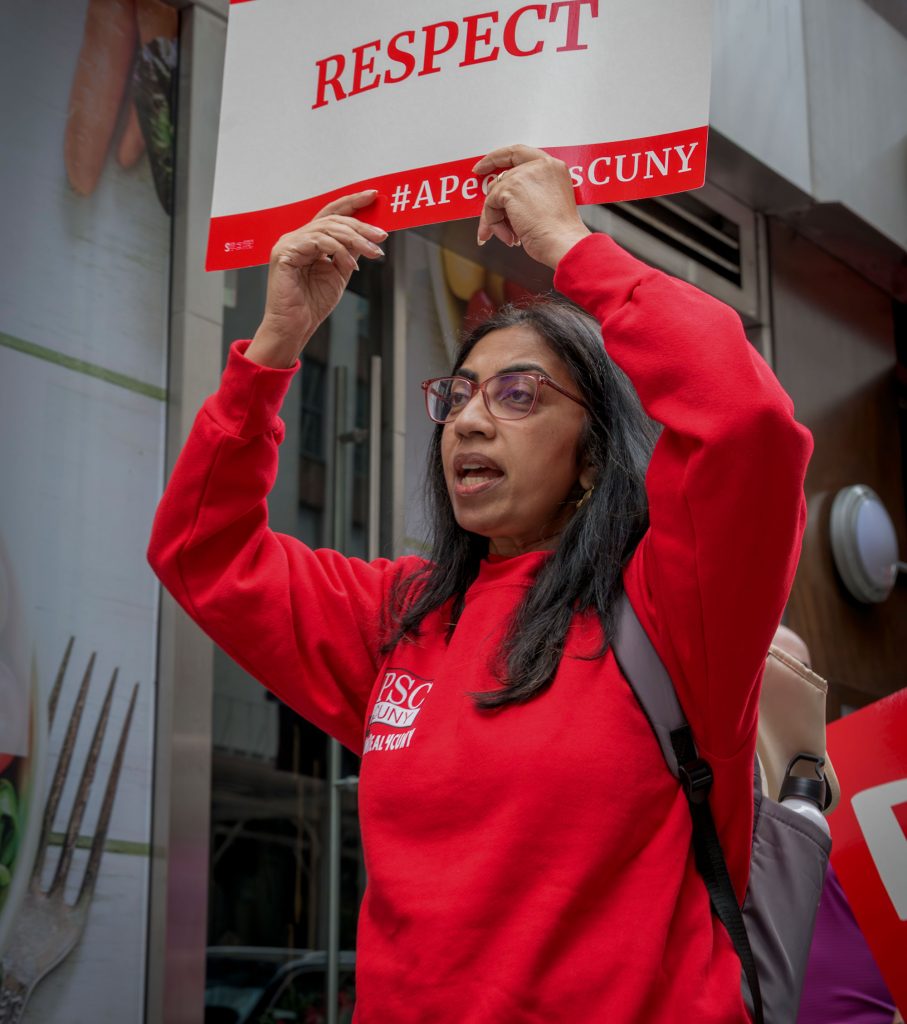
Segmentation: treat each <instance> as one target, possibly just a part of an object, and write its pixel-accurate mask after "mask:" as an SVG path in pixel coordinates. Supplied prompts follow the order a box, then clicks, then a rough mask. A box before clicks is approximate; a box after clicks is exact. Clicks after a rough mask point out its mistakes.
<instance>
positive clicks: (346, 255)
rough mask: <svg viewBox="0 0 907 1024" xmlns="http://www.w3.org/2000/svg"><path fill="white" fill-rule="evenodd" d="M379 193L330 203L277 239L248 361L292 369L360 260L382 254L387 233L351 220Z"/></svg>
mask: <svg viewBox="0 0 907 1024" xmlns="http://www.w3.org/2000/svg"><path fill="white" fill-rule="evenodd" d="M376 194H377V193H376V192H375V190H374V189H370V190H368V191H366V192H355V193H353V194H352V195H349V196H344V197H343V198H342V199H337V200H335V201H334V202H333V203H328V205H327V206H325V207H324V209H323V210H321V211H319V213H317V214H316V216H315V217H314V218H313V219H312V220H311V221H310V222H309V223H308V224H306V225H305V226H304V227H301V228H298V229H297V230H296V231H291V232H290V233H289V234H286V235H284V236H283V237H282V238H280V239H278V241H277V243H276V245H275V246H274V248H273V249H272V250H271V261H270V265H269V269H268V294H267V299H266V301H265V311H264V316H263V317H262V321H261V325H260V326H259V328H258V330H257V331H256V332H255V338H254V339H253V341H252V344H251V345H250V346H249V347H248V348H247V349H246V358H247V359H251V360H252V361H253V362H255V363H261V364H262V365H264V366H274V367H289V366H292V365H293V363H295V362H296V360H297V359H298V358H299V353H300V352H301V351H302V350H303V348H304V347H305V344H306V342H307V341H308V340H309V338H311V336H312V335H313V334H314V333H315V330H316V328H317V327H318V325H319V324H320V323H321V322H322V321H323V320H324V319H325V318H326V317H327V316H328V315H329V314H330V313H331V311H332V310H333V309H334V307H335V306H336V305H337V303H338V302H339V301H340V297H341V296H342V295H343V291H344V289H345V288H346V286H347V284H348V282H349V279H350V277H351V275H352V273H353V271H354V270H357V269H358V266H359V263H358V261H359V258H360V257H361V256H365V257H366V258H368V259H377V258H378V257H379V256H383V255H384V253H383V252H382V251H381V249H380V248H379V245H378V243H379V242H383V241H384V239H385V238H387V232H386V231H383V230H382V229H381V228H377V227H373V226H372V225H371V224H365V223H363V222H362V221H360V220H357V219H356V218H355V217H354V216H353V214H354V213H355V212H356V211H357V210H361V209H362V208H363V207H366V206H369V205H370V204H371V203H373V202H374V200H375V196H376Z"/></svg>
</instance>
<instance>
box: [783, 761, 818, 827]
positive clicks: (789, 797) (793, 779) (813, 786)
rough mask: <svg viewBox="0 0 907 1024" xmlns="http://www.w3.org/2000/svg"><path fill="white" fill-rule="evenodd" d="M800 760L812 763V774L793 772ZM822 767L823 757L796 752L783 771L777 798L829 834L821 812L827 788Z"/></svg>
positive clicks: (789, 808)
mask: <svg viewBox="0 0 907 1024" xmlns="http://www.w3.org/2000/svg"><path fill="white" fill-rule="evenodd" d="M801 762H802V763H804V764H809V765H812V768H813V773H812V775H794V774H793V771H794V769H795V768H796V767H798V766H799V765H800V764H801ZM824 767H825V758H824V757H816V756H815V755H814V754H797V755H796V756H795V757H793V758H791V761H790V764H789V765H788V766H787V771H786V772H785V773H784V782H782V783H781V792H780V793H779V794H778V800H779V802H780V803H782V804H784V806H785V807H787V808H788V810H791V811H796V812H797V813H798V814H802V815H804V817H806V818H808V819H809V820H810V821H811V822H812V823H813V824H814V825H816V826H817V827H818V828H820V829H822V831H823V832H824V833H825V834H826V835H827V836H828V835H831V829H830V828H829V826H828V820H827V819H826V817H825V815H824V814H823V813H822V810H823V808H824V807H825V802H826V792H827V789H828V787H827V786H826V783H825V774H824V772H823V771H822V769H823V768H824ZM801 770H802V769H801Z"/></svg>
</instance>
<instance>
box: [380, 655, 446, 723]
mask: <svg viewBox="0 0 907 1024" xmlns="http://www.w3.org/2000/svg"><path fill="white" fill-rule="evenodd" d="M431 688H432V681H431V680H430V679H423V678H422V677H421V676H416V675H413V674H412V672H407V671H406V670H405V669H399V668H389V669H388V670H387V672H385V673H384V682H383V683H382V684H381V689H380V690H379V691H378V700H377V701H376V702H375V706H374V707H373V708H372V716H371V718H370V719H369V724H370V725H373V724H379V725H389V726H391V727H392V728H394V729H408V728H409V727H410V726H411V725H412V724H413V722H415V720H416V715H418V714H419V711H420V710H421V709H422V704H423V703H424V702H425V698H426V697H427V696H428V694H429V691H430V690H431Z"/></svg>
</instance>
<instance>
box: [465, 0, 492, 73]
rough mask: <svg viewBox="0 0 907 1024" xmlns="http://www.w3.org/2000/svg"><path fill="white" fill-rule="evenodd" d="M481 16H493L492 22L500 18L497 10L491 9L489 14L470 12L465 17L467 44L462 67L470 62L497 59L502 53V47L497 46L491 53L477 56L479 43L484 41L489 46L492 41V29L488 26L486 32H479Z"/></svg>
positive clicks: (476, 62)
mask: <svg viewBox="0 0 907 1024" xmlns="http://www.w3.org/2000/svg"><path fill="white" fill-rule="evenodd" d="M480 18H491V21H492V24H493V23H494V22H496V21H497V20H498V12H497V11H489V12H488V13H487V14H468V15H466V17H465V18H464V19H463V21H464V22H466V46H465V48H464V50H465V52H464V54H463V60H461V61H460V67H461V68H465V67H466V66H467V65H469V64H484V63H485V62H486V61H489V60H497V56H498V54H499V53H500V50H501V48H500V47H499V46H495V47H493V48H492V50H491V52H490V53H486V54H485V56H484V57H477V56H476V46H477V45H478V44H479V43H484V44H485V45H486V46H488V45H489V44H490V43H491V29H490V28H487V29H485V31H484V32H482V33H481V34H479V19H480Z"/></svg>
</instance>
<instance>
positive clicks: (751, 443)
mask: <svg viewBox="0 0 907 1024" xmlns="http://www.w3.org/2000/svg"><path fill="white" fill-rule="evenodd" d="M555 285H556V287H557V288H558V289H559V290H560V291H562V292H564V293H565V294H566V295H568V296H569V297H570V298H572V299H574V300H575V301H576V302H578V303H579V304H580V305H582V306H584V307H585V308H586V309H588V310H589V311H590V312H592V313H593V314H594V315H595V316H596V317H598V319H599V320H600V321H601V323H602V326H603V336H604V340H605V345H606V347H607V350H608V352H609V354H610V355H611V357H612V358H613V359H614V360H615V362H617V363H618V365H620V366H621V367H622V368H623V369H624V370H625V371H626V373H627V374H628V375H629V377H630V379H631V380H632V381H633V383H634V385H635V386H636V388H637V390H638V392H639V395H640V397H641V398H642V401H643V404H644V405H645V407H646V410H647V411H648V413H649V414H650V415H651V416H652V417H654V418H655V419H657V420H658V421H659V422H660V423H662V424H663V425H664V431H663V433H662V435H661V437H660V439H659V442H658V445H657V447H656V451H655V454H654V456H653V458H652V463H651V467H650V470H649V473H648V478H647V489H648V494H649V502H650V517H651V527H650V529H649V531H648V533H647V534H646V536H645V537H644V538H643V540H642V542H641V543H640V545H639V547H638V549H637V551H636V553H635V554H634V556H633V557H632V559H631V560H630V562H629V564H628V566H627V568H626V571H625V583H626V589H627V593H628V595H629V597H630V600H631V602H632V603H633V606H634V608H635V609H636V612H637V614H638V616H639V618H640V620H641V621H642V623H643V625H644V626H645V628H646V630H647V632H648V633H649V635H650V637H651V639H652V641H653V643H654V644H655V647H656V648H657V650H658V651H659V652H660V654H661V658H662V660H663V661H664V663H665V665H666V667H667V668H668V670H669V672H670V673H671V676H672V678H673V679H674V681H675V685H676V687H677V690H678V693H679V695H680V698H681V701H682V704H683V706H684V709H685V711H686V714H687V716H688V717H689V720H690V723H691V725H692V727H693V731H694V734H695V736H696V739H697V742H698V744H699V747H700V750H701V752H702V753H703V755H704V756H705V757H707V758H708V759H709V761H710V762H711V764H712V767H713V770H714V773H715V784H714V789H713V793H712V806H713V811H714V815H715V818H716V820H717V823H718V827H719V831H720V834H721V837H722V842H723V845H724V849H725V852H726V856H727V859H728V862H729V867H730V871H731V876H732V878H733V879H734V883H735V886H736V888H737V891H738V893H739V894H740V896H741V898H742V896H743V893H744V892H745V888H746V880H747V872H748V859H749V851H750V836H751V829H752V815H753V807H752V771H753V755H754V747H755V727H756V710H757V700H758V691H759V681H760V675H761V666H762V663H763V660H764V657H765V652H766V650H767V648H768V645H769V642H770V640H771V637H772V634H773V632H774V629H775V626H776V625H777V623H778V621H779V619H780V616H781V611H782V608H783V605H784V602H785V599H786V597H787V594H788V590H789V587H790V584H791V580H792V577H793V573H794V568H795V566H796V561H797V555H798V552H799V546H800V538H801V533H802V528H803V523H804V518H805V507H804V502H803V494H802V483H803V476H804V472H805V467H806V462H807V459H808V457H809V453H810V449H811V442H810V438H809V435H808V433H807V432H806V431H805V430H804V429H803V428H801V427H800V426H798V425H797V424H796V423H795V422H794V420H793V418H792V407H791V402H790V400H789V399H788V397H787V395H786V394H785V393H784V392H783V391H782V390H781V388H780V386H779V385H778V382H777V381H776V379H775V378H774V376H773V375H772V373H771V371H770V370H769V369H768V367H767V366H766V365H765V363H764V362H763V361H762V359H761V358H760V357H759V355H758V354H757V353H756V352H755V350H754V349H753V348H752V346H751V345H749V344H748V342H747V340H746V338H745V336H744V334H743V331H742V328H741V325H740V321H739V319H738V317H737V316H736V314H735V313H734V312H733V311H732V310H730V309H729V308H728V307H727V306H724V305H723V304H721V303H720V302H717V301H716V300H714V299H712V298H710V297H708V296H706V295H705V294H703V293H702V292H700V291H698V290H696V289H695V288H692V287H690V286H688V285H686V284H684V283H682V282H679V281H677V280H675V279H673V278H670V277H667V276H666V275H664V274H662V273H660V272H658V271H656V270H653V269H652V268H650V267H648V266H646V265H645V264H643V263H640V262H639V261H637V260H635V259H633V258H632V257H631V256H629V255H628V254H626V253H625V252H624V251H623V250H621V249H620V248H619V247H618V246H617V245H616V244H615V243H614V242H613V241H611V240H610V239H608V238H607V237H605V236H602V235H595V236H592V237H590V238H587V239H584V240H583V241H581V242H580V243H578V244H577V245H576V246H575V247H574V248H573V249H572V250H571V252H569V253H568V254H567V255H566V256H565V257H564V259H563V260H562V261H561V264H560V266H559V267H558V270H557V275H556V277H555ZM242 351H243V348H242V346H241V345H239V346H234V348H233V350H232V351H231V353H230V358H229V363H228V366H227V369H226V371H225V372H224V376H223V381H222V384H221V387H220V390H219V391H218V392H217V394H215V395H214V396H212V397H211V398H209V399H208V400H207V401H206V402H205V404H204V406H203V408H202V410H201V412H200V413H199V415H198V418H197V420H196V422H195V426H194V427H193V430H192V433H191V435H190V437H189V439H188V441H187V442H186V447H185V449H184V451H183V453H182V455H181V456H180V459H179V461H178V463H177V466H176V468H175V470H174V473H173V477H172V479H171V481H170V484H169V486H168V488H167V491H166V493H165V495H164V497H163V500H162V501H161V505H160V509H159V510H158V513H157V519H156V521H155V526H154V534H153V537H152V541H151V549H150V559H151V563H152V565H153V566H154V568H155V570H156V571H157V573H158V575H159V576H160V577H161V579H162V580H163V582H164V584H165V586H166V587H167V588H168V590H170V592H171V593H172V594H173V595H174V596H175V597H176V599H177V600H178V601H179V602H180V603H181V604H182V605H183V607H184V608H185V609H186V610H187V611H188V612H189V614H190V615H191V616H192V617H193V618H194V619H195V620H196V621H197V622H198V623H199V624H200V625H201V626H202V628H204V629H205V630H206V632H208V633H209V634H210V636H211V637H213V638H214V640H215V641H216V642H217V643H218V644H220V645H221V646H222V647H223V648H224V649H225V650H226V651H227V652H228V653H229V654H231V655H232V656H233V657H234V658H235V659H236V660H237V661H238V662H239V663H240V664H241V665H242V666H243V667H244V668H245V669H247V670H248V671H249V672H251V673H252V674H253V675H255V676H256V677H257V678H259V679H260V680H261V681H262V682H263V683H264V684H265V685H266V686H268V687H269V688H270V689H271V690H273V691H274V693H276V694H277V695H278V696H279V697H280V698H281V699H283V700H284V701H286V702H287V703H288V704H289V705H290V706H291V707H293V708H294V709H295V710H296V711H298V712H299V713H300V714H301V715H304V716H305V717H306V718H308V719H310V720H311V721H312V722H314V723H315V724H316V725H317V726H319V727H320V728H322V729H324V730H326V731H327V732H329V733H330V734H332V735H333V736H335V737H337V738H338V739H339V740H340V741H341V742H343V743H344V744H346V745H347V746H348V747H349V748H350V749H351V750H353V751H355V752H356V753H361V754H363V761H362V773H361V782H360V789H359V808H360V816H361V823H362V837H363V844H364V849H365V857H366V865H367V869H368V888H367V891H366V895H365V899H364V902H363V905H362V910H361V915H360V925H359V942H358V951H359V952H358V963H357V979H356V981H357V986H356V987H357V996H358V1003H357V1010H356V1020H357V1022H359V1024H390V1022H393V1024H428V1022H430V1024H542V1022H544V1024H552V1022H565V1024H567V1022H569V1024H574V1022H576V1024H579V1022H608V1024H642V1022H645V1024H652V1022H662V1021H663V1022H678V1021H681V1022H687V1021H689V1022H695V1024H712V1022H714V1024H718V1022H732V1021H735V1022H739V1021H744V1020H746V1019H747V1014H746V1010H745V1008H744V1004H743V1000H742V997H741V990H740V964H739V961H738V960H737V957H736V955H735V953H734V950H733V947H732V945H731V943H730V940H729V939H728V937H727V934H726V933H725V931H724V929H723V927H722V926H721V924H719V923H718V922H717V921H716V919H715V918H713V916H712V914H711V912H710V908H709V901H708V895H707V893H706V890H705V887H704V885H703V883H702V881H701V879H700V878H699V876H698V874H697V872H696V869H695V866H694V863H693V856H692V853H691V850H690V817H689V811H688V808H687V804H686V801H685V799H684V797H683V794H682V793H681V791H680V789H679V786H678V784H677V782H676V781H675V780H674V779H673V778H672V776H671V775H670V774H669V772H668V769H667V767H666V766H665V764H664V761H663V758H662V755H661V752H660V750H659V747H658V745H657V743H656V741H655V738H654V736H653V734H652V731H651V729H650V727H649V725H648V723H647V721H646V719H645V717H644V716H643V714H642V712H641V710H640V708H639V706H638V705H637V703H636V701H635V699H634V697H633V695H632V693H631V691H630V689H629V687H628V685H627V683H626V681H625V680H624V678H623V677H622V675H621V673H620V670H619V669H618V667H617V664H616V662H615V660H614V657H613V656H612V654H611V653H610V652H608V653H607V654H606V655H605V656H604V657H602V658H600V659H597V660H594V661H589V660H579V659H578V658H577V657H575V655H577V654H584V653H588V652H589V651H590V650H591V649H593V648H594V647H595V645H596V644H597V643H598V639H599V635H598V627H597V623H595V622H593V621H590V619H589V618H578V619H577V621H576V623H575V625H574V628H573V629H572V630H571V632H570V635H569V638H568V643H567V647H566V651H565V654H564V657H563V660H562V662H561V666H560V669H559V671H558V674H557V677H556V679H555V681H554V683H553V685H552V686H551V687H550V688H549V689H548V690H547V691H546V692H545V693H544V694H542V695H541V696H539V697H537V698H536V699H534V700H532V701H531V702H530V703H528V704H526V705H525V706H518V707H511V708H508V709H506V710H504V711H502V712H499V713H496V714H489V713H487V712H486V713H483V712H481V711H479V710H477V709H476V707H475V704H474V702H473V700H472V698H471V697H470V693H472V692H475V691H479V690H486V689H489V688H492V687H494V686H495V685H497V684H496V682H495V681H494V679H492V678H491V677H490V676H489V672H488V668H487V666H488V663H489V660H490V656H491V654H492V652H493V651H494V649H495V646H496V644H497V643H498V642H499V640H500V638H501V636H502V634H503V632H504V629H505V626H506V624H507V621H508V618H509V616H510V615H511V613H512V612H513V610H514V608H515V607H516V605H517V603H518V602H519V601H520V599H521V597H522V596H523V593H524V592H525V588H526V587H528V586H530V585H531V583H532V580H533V576H534V573H535V572H536V570H537V569H538V567H539V566H540V564H541V563H542V561H543V560H544V558H545V557H546V555H545V554H544V553H532V554H527V555H523V556H519V557H516V558H512V559H508V560H504V561H491V562H486V563H484V564H483V565H482V568H481V571H480V573H479V577H478V579H477V580H476V582H475V583H474V584H473V585H472V587H471V588H470V590H469V593H468V595H467V599H466V606H465V609H464V611H463V614H462V617H461V619H460V621H459V624H458V626H457V628H456V631H455V633H454V635H453V639H452V640H451V642H450V643H449V644H446V643H445V641H444V636H445V631H446V630H445V622H446V621H447V619H446V616H445V609H440V610H439V611H438V612H436V613H434V614H432V615H431V616H429V618H428V619H426V621H425V623H424V629H423V634H422V637H421V638H420V639H419V641H418V642H407V643H403V644H401V645H400V646H399V647H398V648H397V649H396V650H394V651H393V652H392V653H391V654H389V655H387V656H384V655H382V654H380V653H379V649H378V648H379V621H380V609H381V606H382V602H383V601H384V599H385V595H386V593H387V589H388V585H389V583H390V581H391V579H392V576H393V574H394V573H395V572H397V571H401V570H405V569H408V568H412V567H414V566H415V565H416V564H417V562H416V560H406V561H407V563H409V564H404V565H401V563H400V562H396V563H395V562H389V561H385V560H379V561H377V562H373V563H371V564H366V563H365V562H362V561H358V560H356V559H349V558H344V557H343V556H341V555H339V554H338V553H337V552H334V551H311V550H309V549H308V548H306V547H305V546H304V545H302V544H301V543H300V542H299V541H298V540H296V539H294V538H293V537H287V536H281V535H279V534H275V533H273V532H272V531H270V530H269V528H268V518H267V506H266V498H267V495H268V492H269V490H270V488H271V486H272V484H273V482H274V478H275V474H276V470H277V449H278V444H279V443H280V441H281V439H282V437H283V433H284V428H283V424H282V422H281V421H280V420H279V418H278V410H279V408H280V404H281V401H282V399H283V396H284V394H285V393H286V390H287V387H288V385H289V382H290V378H291V376H292V373H293V372H294V371H292V370H274V369H268V368H263V367H260V366H257V365H255V364H253V363H251V362H249V361H247V360H246V359H245V358H244V357H243V356H242V354H241V353H242Z"/></svg>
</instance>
